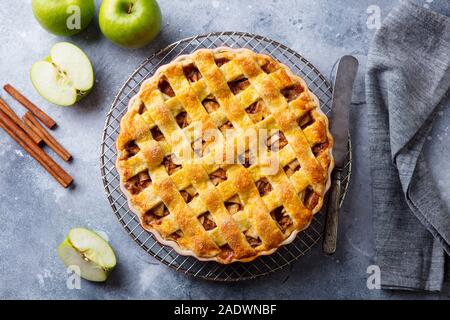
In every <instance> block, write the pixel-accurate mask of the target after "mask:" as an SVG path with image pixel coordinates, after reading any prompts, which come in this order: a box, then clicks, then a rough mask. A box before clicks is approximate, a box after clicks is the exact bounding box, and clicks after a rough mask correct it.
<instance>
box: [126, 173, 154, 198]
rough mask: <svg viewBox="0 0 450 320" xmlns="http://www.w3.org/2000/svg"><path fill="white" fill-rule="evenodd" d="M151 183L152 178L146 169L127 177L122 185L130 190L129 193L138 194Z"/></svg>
mask: <svg viewBox="0 0 450 320" xmlns="http://www.w3.org/2000/svg"><path fill="white" fill-rule="evenodd" d="M151 183H152V179H151V178H150V176H149V174H148V170H145V171H142V172H139V173H138V174H137V175H135V176H134V177H132V178H130V179H128V181H127V182H125V183H124V187H125V189H127V190H128V191H130V192H131V194H138V193H140V192H142V190H144V189H145V188H147V187H148V186H149V185H150V184H151Z"/></svg>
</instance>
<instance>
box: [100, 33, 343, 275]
mask: <svg viewBox="0 0 450 320" xmlns="http://www.w3.org/2000/svg"><path fill="white" fill-rule="evenodd" d="M221 46H228V47H231V48H249V49H251V50H253V51H255V52H259V53H265V54H268V55H271V56H272V57H274V58H275V59H277V60H278V61H280V62H282V63H284V64H286V65H287V66H289V67H290V68H291V70H292V71H293V72H294V73H296V74H298V75H300V76H301V77H302V78H303V79H304V80H305V81H306V82H307V84H308V86H309V88H310V90H311V91H312V92H313V93H314V94H315V95H316V96H317V97H318V98H319V100H320V102H321V107H322V110H323V111H324V112H325V114H328V113H329V112H330V110H331V97H332V88H331V86H330V84H329V83H328V81H327V80H326V79H325V77H324V76H323V75H322V74H321V73H320V72H319V71H318V70H317V69H316V68H315V67H314V66H313V65H312V64H311V63H310V62H309V61H308V60H306V59H305V58H304V57H302V56H301V55H300V54H298V53H297V52H295V51H293V50H292V49H290V48H288V47H286V46H284V45H282V44H280V43H278V42H276V41H274V40H270V39H268V38H266V37H263V36H259V35H254V34H250V33H243V32H217V33H208V34H204V35H197V36H194V37H190V38H187V39H183V40H179V41H177V42H175V43H172V44H171V45H169V46H167V47H166V48H164V49H162V50H160V51H158V52H156V53H155V54H153V55H152V56H151V57H149V58H148V59H147V60H145V61H144V62H143V63H142V64H141V65H140V66H139V67H138V68H137V69H136V70H135V71H134V72H133V74H132V75H131V76H130V77H129V78H128V80H127V81H126V82H125V84H124V85H123V87H122V88H121V89H120V91H119V93H118V94H117V96H116V98H115V100H114V102H113V104H112V106H111V109H110V111H109V112H108V114H107V117H106V121H105V127H104V130H103V139H102V145H101V156H100V162H101V167H100V168H101V175H102V178H103V184H104V187H105V191H106V194H107V197H108V200H109V202H110V204H111V207H112V209H113V211H114V213H115V215H116V216H117V218H118V219H119V221H120V223H121V224H122V226H123V227H124V229H125V230H126V232H127V233H128V234H129V235H130V236H131V237H132V238H133V240H134V241H135V242H136V243H137V244H138V245H139V246H140V247H141V248H143V249H144V250H145V251H146V252H147V253H148V254H150V255H151V256H153V257H154V258H156V259H157V260H159V261H161V262H162V263H164V264H165V265H167V266H169V267H171V268H173V269H175V270H177V271H180V272H183V273H185V274H189V275H193V276H195V277H200V278H204V279H208V280H216V281H238V280H246V279H253V278H256V277H259V276H263V275H266V274H269V273H272V272H275V271H277V270H280V269H282V268H284V267H286V266H288V265H289V264H290V263H291V262H293V261H295V260H297V259H299V258H300V257H302V256H303V255H305V254H306V253H307V252H308V251H309V250H310V249H311V248H312V247H313V246H314V245H315V244H317V243H318V242H319V240H320V239H321V237H322V234H323V229H324V216H325V215H324V213H323V210H322V211H320V212H319V213H317V214H316V215H315V216H314V219H313V221H312V222H311V225H310V227H309V228H307V229H306V230H304V231H303V232H301V233H299V235H298V236H297V237H296V239H295V240H294V241H293V242H292V243H290V244H288V245H285V246H283V247H281V248H279V249H278V250H277V251H276V252H275V253H273V254H272V255H269V256H262V257H259V258H257V259H255V260H254V261H252V262H249V263H233V264H230V265H221V264H218V263H216V262H201V261H198V260H197V259H195V258H193V257H189V256H181V255H178V254H177V253H176V252H175V251H174V250H173V249H172V248H170V247H167V246H164V245H161V244H160V243H159V242H157V241H156V240H155V238H154V237H153V235H152V234H151V233H149V232H147V231H146V230H144V229H143V228H142V227H141V225H140V224H139V220H138V218H137V217H136V216H135V214H133V212H131V211H130V210H129V208H128V204H127V199H126V197H125V196H124V195H123V194H122V192H121V191H120V187H119V175H118V173H117V171H116V168H115V161H116V155H117V154H116V148H115V141H116V138H117V135H118V133H119V123H120V119H121V118H122V116H123V115H124V114H125V112H126V109H127V104H128V101H129V100H130V98H132V97H133V96H134V95H135V94H136V93H137V92H138V91H139V87H140V85H141V83H142V82H143V81H144V80H145V79H147V78H149V77H150V76H152V75H153V73H154V72H155V71H156V69H158V67H160V66H161V65H164V64H167V63H169V62H170V61H171V60H173V59H174V58H176V57H177V56H179V55H182V54H189V53H192V52H193V51H195V50H197V49H199V48H215V47H221ZM350 174H351V143H350V139H349V154H348V162H347V166H346V167H345V170H344V174H343V179H342V181H341V182H342V186H343V191H342V194H341V202H340V204H341V205H342V202H343V200H344V197H345V194H346V192H347V189H348V184H349V180H350Z"/></svg>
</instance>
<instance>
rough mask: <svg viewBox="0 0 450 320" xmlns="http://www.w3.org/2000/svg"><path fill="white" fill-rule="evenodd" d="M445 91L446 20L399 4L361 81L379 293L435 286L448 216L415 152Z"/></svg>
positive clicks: (448, 249) (449, 50) (448, 62)
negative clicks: (365, 117)
mask: <svg viewBox="0 0 450 320" xmlns="http://www.w3.org/2000/svg"><path fill="white" fill-rule="evenodd" d="M449 87H450V18H449V17H446V16H443V15H439V14H438V13H435V12H432V11H430V10H427V9H425V8H423V7H420V6H418V5H415V4H413V3H411V2H407V1H401V2H400V4H399V5H398V6H396V7H395V8H394V9H393V10H392V11H391V13H390V14H389V16H388V17H386V19H385V21H384V22H383V25H382V27H381V28H380V29H379V30H378V31H377V33H376V34H375V37H374V40H373V43H372V46H371V49H370V52H369V56H368V63H367V76H366V99H367V105H368V121H369V145H370V158H371V159H370V161H371V174H372V184H373V186H372V192H373V207H374V209H373V218H374V232H375V250H376V263H377V264H378V265H379V267H380V270H381V285H382V288H385V289H410V290H414V289H416V290H417V289H420V290H432V291H435V290H441V288H442V284H443V280H444V265H445V253H447V254H448V253H450V213H449V212H447V211H446V210H445V209H444V206H443V203H442V201H441V199H440V198H439V194H438V191H437V189H436V186H435V184H434V182H433V180H432V178H431V176H430V174H429V171H428V170H429V169H428V165H427V162H426V161H425V159H424V156H423V153H422V149H423V146H424V143H425V142H426V141H427V140H426V137H427V133H428V132H429V131H430V129H431V127H432V124H433V119H434V117H435V114H436V110H437V109H438V107H439V106H440V105H441V104H442V103H444V101H445V98H446V96H447V94H448V92H449ZM443 143H448V141H447V142H443Z"/></svg>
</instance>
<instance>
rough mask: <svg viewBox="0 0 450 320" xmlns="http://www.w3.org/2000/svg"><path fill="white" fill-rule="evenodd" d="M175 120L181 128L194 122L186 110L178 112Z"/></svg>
mask: <svg viewBox="0 0 450 320" xmlns="http://www.w3.org/2000/svg"><path fill="white" fill-rule="evenodd" d="M175 120H176V121H177V123H178V125H179V126H180V128H181V129H183V128H186V127H187V126H188V125H189V124H190V123H191V122H192V120H191V117H189V115H188V114H187V112H186V111H183V112H180V113H179V114H177V116H176V117H175Z"/></svg>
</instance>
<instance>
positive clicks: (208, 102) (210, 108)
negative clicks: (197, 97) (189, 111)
mask: <svg viewBox="0 0 450 320" xmlns="http://www.w3.org/2000/svg"><path fill="white" fill-rule="evenodd" d="M202 104H203V106H204V107H205V109H206V111H207V112H208V113H212V112H214V111H216V110H217V109H219V107H220V105H219V103H218V102H217V100H216V99H214V98H205V99H204V100H203V101H202Z"/></svg>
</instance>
